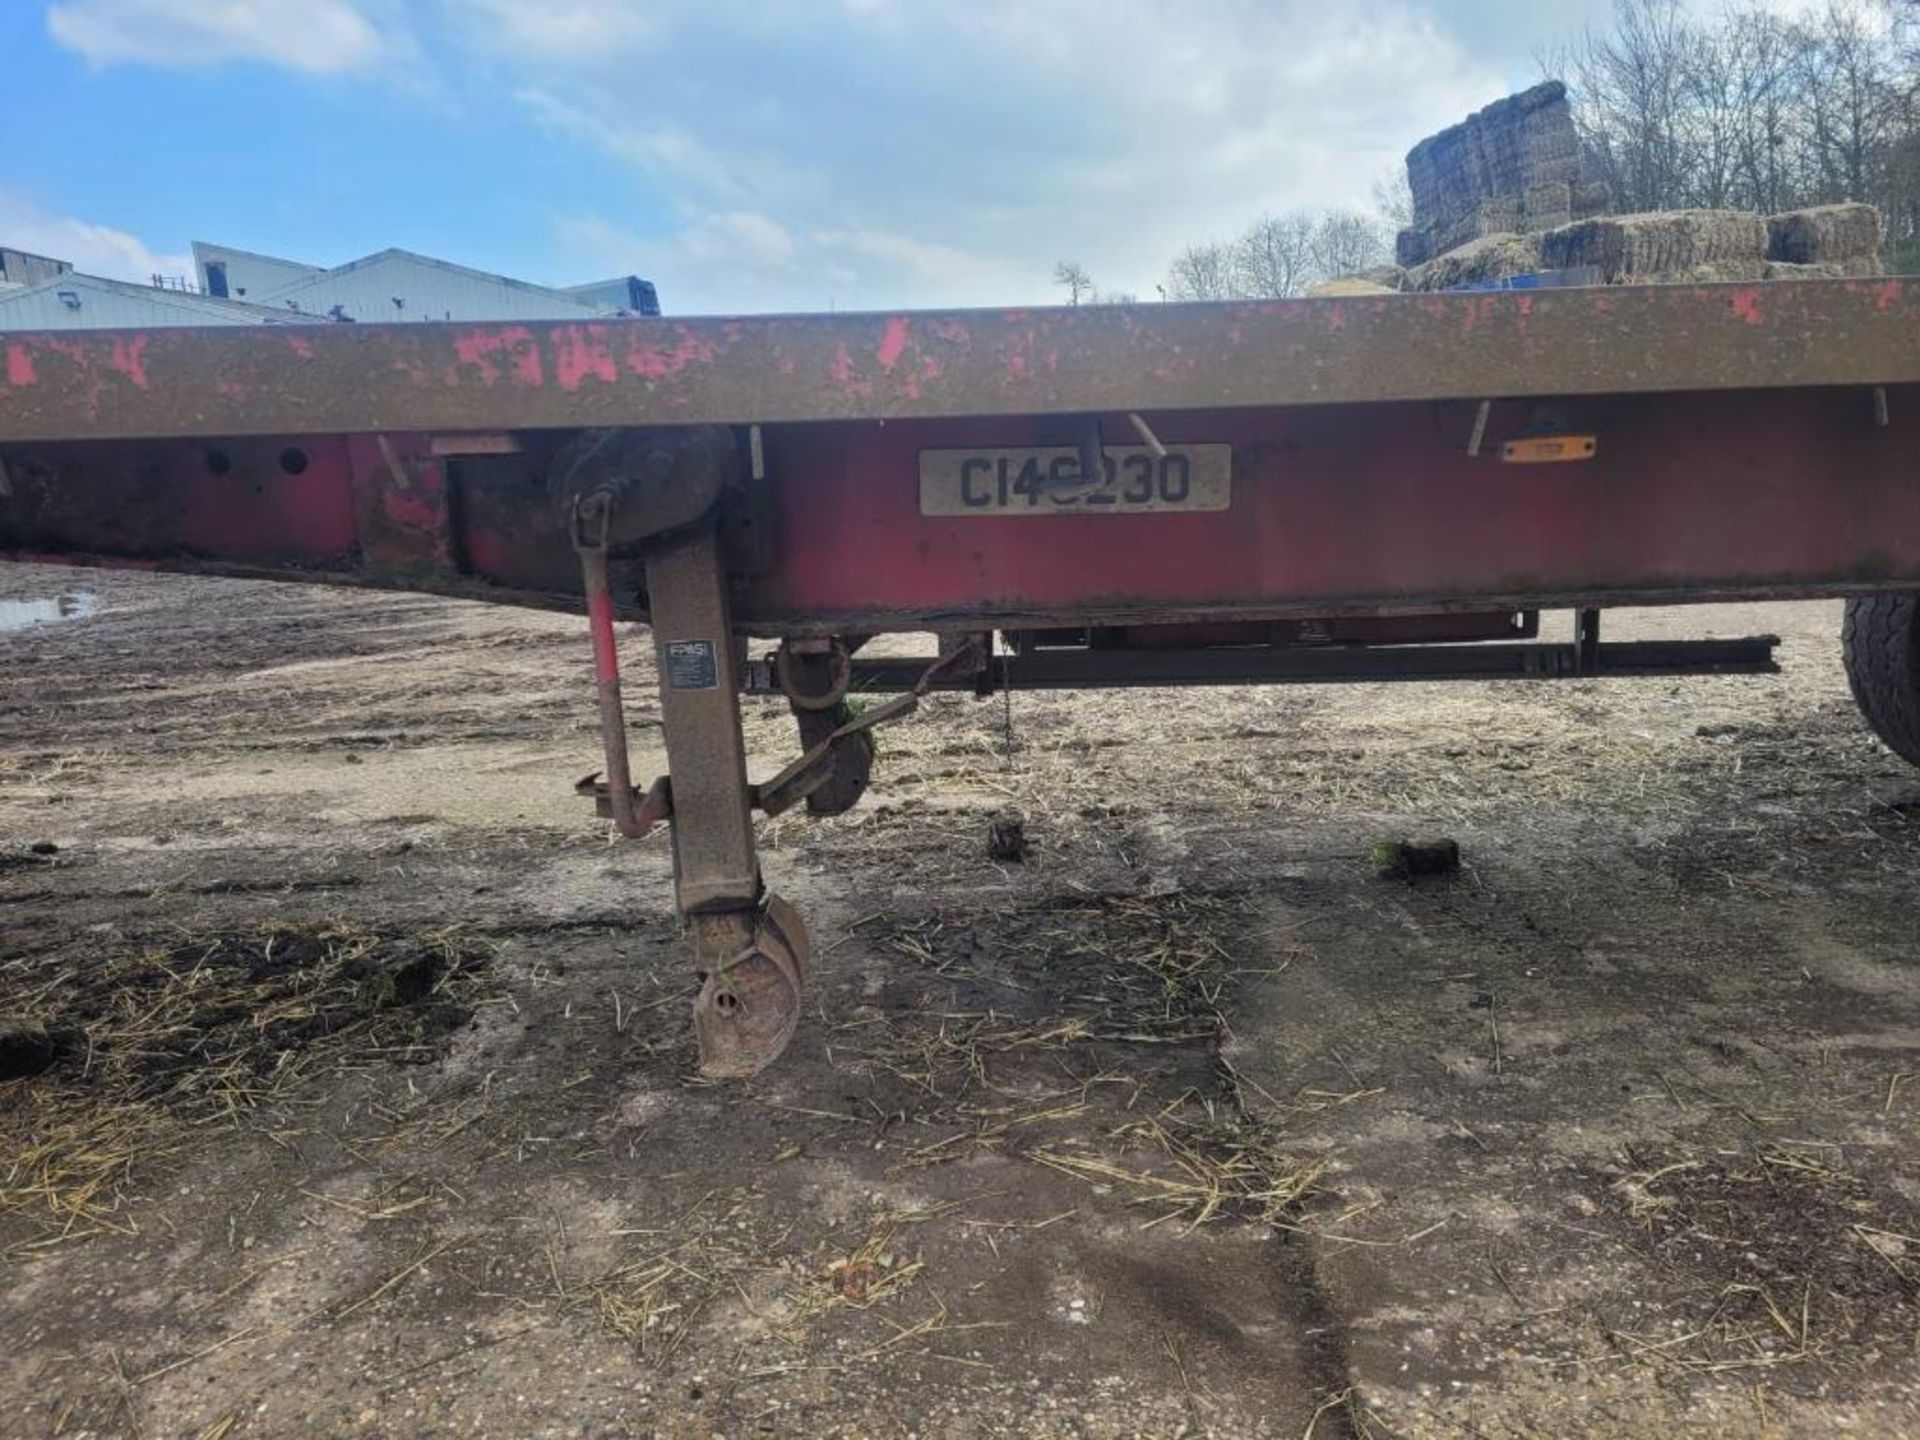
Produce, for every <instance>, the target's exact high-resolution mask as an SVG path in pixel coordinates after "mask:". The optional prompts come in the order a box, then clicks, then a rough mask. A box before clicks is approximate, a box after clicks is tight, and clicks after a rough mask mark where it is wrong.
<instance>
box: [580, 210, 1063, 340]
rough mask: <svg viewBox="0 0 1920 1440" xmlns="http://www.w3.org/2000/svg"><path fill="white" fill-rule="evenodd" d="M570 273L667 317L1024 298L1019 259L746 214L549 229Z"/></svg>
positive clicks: (591, 219)
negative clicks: (621, 289)
mask: <svg viewBox="0 0 1920 1440" xmlns="http://www.w3.org/2000/svg"><path fill="white" fill-rule="evenodd" d="M555 229H556V233H557V236H558V238H559V242H560V246H561V249H562V251H563V252H564V253H565V254H566V256H567V257H568V259H569V261H570V263H571V264H572V265H573V266H574V267H575V268H578V269H582V270H590V271H593V272H595V273H599V272H602V271H613V272H632V273H635V274H639V275H644V276H647V277H648V278H650V279H653V280H654V281H655V282H656V283H657V284H659V285H660V286H662V297H661V298H662V303H663V304H664V305H665V306H666V308H667V310H668V312H669V313H671V314H679V315H688V314H707V315H711V314H727V313H736V312H750V311H763V310H831V309H840V310H845V309H851V308H856V307H857V308H862V309H873V308H880V307H891V306H904V305H918V306H948V305H955V306H957V305H975V304H980V303H982V302H983V300H984V299H987V298H994V297H997V298H1000V299H1006V298H1008V297H1014V296H1018V295H1019V294H1020V293H1022V287H1023V285H1025V284H1026V282H1027V281H1028V280H1029V279H1030V278H1031V277H1030V276H1029V275H1028V273H1027V272H1028V269H1029V267H1028V265H1027V263H1026V262H1025V260H1024V259H1023V258H1022V257H1019V256H1007V255H997V254H993V253H986V252H975V251H969V250H965V249H962V248H960V247H958V246H953V245H944V244H940V243H938V242H931V241H926V240H921V239H916V238H915V237H913V236H910V235H904V234H899V233H897V232H893V231H888V230H880V229H861V230H815V231H800V230H793V229H790V228H788V227H787V226H785V225H782V224H781V223H780V222H779V221H777V220H773V219H771V218H769V217H767V216H765V215H761V214H759V213H757V212H754V211H740V210H733V211H707V212H699V213H695V214H692V215H689V216H686V217H684V218H683V219H682V221H681V222H680V223H679V224H678V225H677V226H675V227H674V228H673V229H671V230H669V231H667V232H666V233H665V234H662V235H657V236H642V235H636V234H634V233H632V232H630V231H628V230H625V229H622V228H621V227H620V226H618V225H616V224H613V223H612V222H610V221H608V220H606V219H605V218H603V217H601V216H597V215H576V216H566V217H562V218H560V219H559V220H557V221H556V222H555Z"/></svg>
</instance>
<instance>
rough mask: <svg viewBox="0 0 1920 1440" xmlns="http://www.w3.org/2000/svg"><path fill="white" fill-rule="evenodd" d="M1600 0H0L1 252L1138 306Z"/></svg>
mask: <svg viewBox="0 0 1920 1440" xmlns="http://www.w3.org/2000/svg"><path fill="white" fill-rule="evenodd" d="M1608 13H1609V4H1608V0H1479V3H1470V0H1338V3H1329V0H758V3H751V0H53V3H43V0H0V96H4V97H5V103H4V104H0V157H3V158H0V245H10V246H14V247H16V248H20V249H25V250H32V251H36V252H39V253H47V254H53V255H56V256H59V257H61V258H64V259H70V260H72V261H74V262H75V263H76V265H78V267H79V268H81V269H83V270H87V271H92V272H94V273H98V274H107V275H114V276H119V277H123V278H133V279H138V280H145V279H147V278H148V277H149V276H150V275H152V274H154V273H156V272H160V273H171V274H179V275H185V274H188V273H190V271H191V262H190V260H189V259H188V258H187V252H188V245H189V242H191V241H193V240H209V241H214V242H216V243H220V244H225V245H233V246H238V247H241V248H243V249H249V250H256V251H260V252H263V253H266V254H270V255H283V256H286V257H288V258H292V259H298V260H303V261H307V262H310V263H314V264H322V265H332V264H339V263H341V262H344V261H346V260H350V259H353V258H356V257H357V256H360V255H364V254H367V253H370V252H372V251H375V250H380V249H384V248H386V247H387V246H401V247H403V248H406V249H410V250H418V251H421V252H424V253H427V254H431V255H434V256H438V257H440V258H443V259H447V260H452V261H455V262H458V263H460V264H465V265H472V266H475V267H478V268H480V269H484V270H492V271H497V272H500V273H503V274H509V275H513V276H516V277H518V278H521V279H526V280H532V281H536V282H539V283H543V284H556V285H557V284H574V283H580V282H584V281H588V280H594V279H599V278H602V277H604V276H608V275H614V274H624V273H634V274H639V275H642V276H644V277H646V278H648V279H651V280H653V281H654V282H655V283H656V284H657V285H658V287H659V290H660V296H661V302H662V305H663V308H664V309H666V310H667V311H668V312H669V313H677V314H695V313H698V314H713V313H728V312H752V311H768V310H824V309H840V310H848V309H878V308H885V307H895V306H915V307H929V306H951V305H993V304H1034V303H1046V302H1050V301H1054V300H1058V299H1060V298H1062V297H1061V295H1060V293H1059V291H1058V289H1057V287H1055V286H1054V285H1053V283H1052V272H1053V268H1054V264H1055V262H1056V261H1058V260H1062V259H1071V260H1074V261H1076V262H1078V263H1079V264H1081V265H1083V266H1084V267H1085V268H1086V269H1087V271H1088V272H1089V273H1090V274H1091V275H1092V276H1093V278H1094V280H1095V282H1096V283H1097V284H1098V285H1100V286H1101V287H1102V288H1104V289H1110V290H1124V291H1130V292H1133V293H1135V294H1137V295H1139V296H1140V297H1141V298H1144V299H1151V298H1152V297H1153V294H1154V286H1155V284H1156V282H1158V281H1160V280H1163V279H1164V278H1165V275H1166V272H1167V266H1168V263H1169V262H1170V261H1171V259H1172V258H1173V256H1174V255H1175V254H1176V253H1177V252H1178V251H1179V250H1180V249H1181V248H1182V247H1183V246H1185V245H1187V244H1189V243H1193V242H1196V241H1205V240H1210V239H1216V238H1224V237H1228V236H1231V235H1232V234H1234V233H1235V232H1237V231H1239V230H1240V229H1242V228H1244V227H1245V225H1246V224H1247V223H1248V222H1249V221H1250V220H1252V219H1253V218H1255V217H1256V216H1258V215H1260V214H1261V213H1263V212H1266V211H1279V210H1286V209H1291V208H1294V207H1302V206H1304V207H1313V208H1319V207H1322V206H1342V205H1351V206H1361V207H1366V206H1368V205H1369V204H1370V201H1371V196H1372V192H1373V187H1374V185H1375V183H1376V182H1377V181H1379V180H1381V179H1382V178H1384V177H1386V176H1388V175H1389V174H1391V173H1392V172H1393V171H1394V170H1395V169H1396V168H1397V167H1398V166H1399V164H1400V162H1401V159H1402V157H1403V156H1404V155H1405V152H1406V151H1407V149H1408V148H1409V147H1410V146H1411V145H1412V144H1413V143H1414V142H1415V141H1417V140H1418V139H1420V138H1421V137H1422V136H1424V135H1426V134H1428V133H1430V132H1431V131H1434V130H1436V129H1439V128H1441V127H1442V126H1445V125H1448V124H1451V123H1453V122H1454V121H1457V120H1459V119H1461V118H1463V117H1464V116H1465V115H1466V114H1468V113H1469V112H1470V111H1472V110H1474V109H1477V108H1478V107H1479V106H1481V105H1484V104H1486V103H1487V102H1489V101H1491V100H1494V99H1497V98H1498V97H1499V96H1501V95H1502V94H1505V93H1507V92H1508V91H1510V90H1513V89H1517V88H1520V87H1522V86H1524V85H1526V84H1529V83H1531V82H1532V81H1533V80H1535V79H1537V78H1538V71H1537V67H1536V64H1535V61H1534V56H1535V55H1536V54H1537V53H1538V52H1539V50H1540V49H1541V47H1542V46H1543V45H1547V44H1551V43H1552V42H1554V41H1556V40H1560V39H1564V38H1566V37H1568V36H1570V35H1571V34H1573V33H1576V32H1577V31H1578V30H1579V29H1580V28H1581V27H1582V26H1584V25H1588V24H1603V23H1604V22H1605V20H1606V18H1607V15H1608Z"/></svg>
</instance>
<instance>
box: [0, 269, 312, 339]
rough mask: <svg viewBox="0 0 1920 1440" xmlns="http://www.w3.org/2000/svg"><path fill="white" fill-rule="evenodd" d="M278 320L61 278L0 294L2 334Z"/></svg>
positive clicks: (109, 283)
mask: <svg viewBox="0 0 1920 1440" xmlns="http://www.w3.org/2000/svg"><path fill="white" fill-rule="evenodd" d="M278 319H279V317H278V316H275V315H272V314H270V313H269V312H265V311H261V310H257V309H255V308H254V307H252V306H249V305H232V304H228V303H227V302H225V301H222V300H211V299H205V298H202V297H200V296H197V295H188V294H182V293H180V292H178V291H173V290H157V289H154V288H153V287H151V286H146V285H130V284H127V283H126V282H124V281H116V280H103V279H101V278H100V277H98V276H94V275H72V274H66V275H60V276H57V277H56V278H54V279H51V280H45V281H42V282H41V283H40V284H38V285H30V286H28V287H26V288H25V289H21V290H0V331H6V330H118V329H148V330H151V329H163V328H167V327H171V326H181V325H259V324H261V323H263V322H267V321H277V320H278Z"/></svg>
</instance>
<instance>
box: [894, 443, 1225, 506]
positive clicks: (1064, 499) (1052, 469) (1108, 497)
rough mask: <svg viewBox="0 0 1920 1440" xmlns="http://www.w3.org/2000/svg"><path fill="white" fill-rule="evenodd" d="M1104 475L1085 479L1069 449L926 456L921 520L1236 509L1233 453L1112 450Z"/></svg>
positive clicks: (1210, 448) (1183, 448)
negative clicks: (930, 517)
mask: <svg viewBox="0 0 1920 1440" xmlns="http://www.w3.org/2000/svg"><path fill="white" fill-rule="evenodd" d="M1102 453H1103V455H1104V457H1105V460H1106V472H1107V473H1106V475H1105V476H1104V477H1103V478H1102V479H1101V481H1100V482H1099V483H1098V484H1096V485H1091V486H1089V485H1087V484H1085V483H1083V482H1082V480H1081V477H1080V456H1079V453H1078V452H1077V451H1075V450H1074V449H1073V448H1072V447H1070V446H1065V445H1062V446H1057V447H1052V448H1047V449H1039V450H922V451H921V452H920V513H921V514H922V515H994V516H999V515H1146V514H1160V513H1166V512H1169V511H1182V510H1225V509H1226V508H1227V507H1228V506H1229V505H1231V504H1232V503H1233V447H1232V446H1231V445H1169V446H1168V447H1167V453H1166V454H1164V455H1155V454H1154V453H1153V451H1151V450H1149V449H1148V448H1147V447H1146V446H1144V445H1109V446H1107V447H1106V448H1105V450H1104V451H1103V452H1102Z"/></svg>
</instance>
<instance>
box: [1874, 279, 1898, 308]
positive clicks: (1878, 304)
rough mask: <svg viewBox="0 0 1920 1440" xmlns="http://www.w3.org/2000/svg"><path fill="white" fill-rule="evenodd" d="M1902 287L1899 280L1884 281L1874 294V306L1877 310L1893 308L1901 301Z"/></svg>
mask: <svg viewBox="0 0 1920 1440" xmlns="http://www.w3.org/2000/svg"><path fill="white" fill-rule="evenodd" d="M1901 288H1902V287H1901V284H1900V282H1899V281H1898V280H1887V281H1884V282H1882V283H1881V284H1880V285H1879V286H1878V287H1877V290H1876V293H1875V294H1874V297H1873V308H1874V309H1876V310H1891V309H1892V308H1893V307H1894V306H1895V305H1897V304H1899V303H1900V291H1901Z"/></svg>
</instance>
